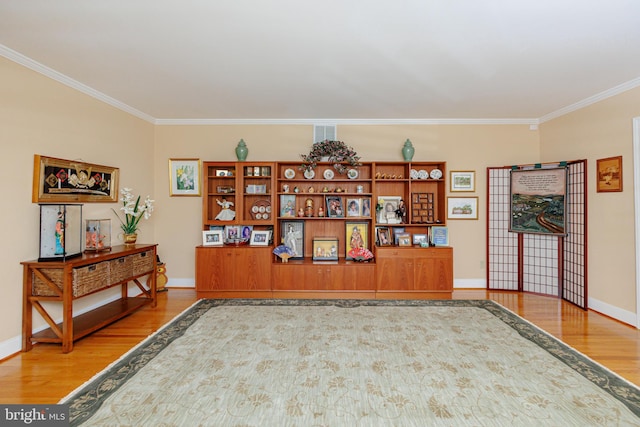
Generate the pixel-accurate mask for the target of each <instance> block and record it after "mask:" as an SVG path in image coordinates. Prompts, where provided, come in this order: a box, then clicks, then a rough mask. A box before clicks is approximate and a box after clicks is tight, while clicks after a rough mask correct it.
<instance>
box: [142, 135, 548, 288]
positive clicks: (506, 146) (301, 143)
mask: <svg viewBox="0 0 640 427" xmlns="http://www.w3.org/2000/svg"><path fill="white" fill-rule="evenodd" d="M337 132H338V139H340V140H342V141H345V142H346V143H347V144H349V145H351V146H353V147H354V149H355V150H356V151H357V152H358V154H359V155H360V156H361V157H362V160H363V161H402V154H401V151H400V150H401V148H402V145H403V143H404V141H405V139H407V138H410V139H411V141H412V142H413V145H414V147H415V149H416V154H415V156H414V160H416V161H430V160H433V161H440V160H444V161H446V162H447V167H448V168H449V170H475V171H476V180H477V182H476V192H475V193H468V195H470V196H471V195H473V196H478V197H479V198H480V200H479V201H480V203H479V206H480V209H481V210H480V218H479V219H478V221H460V220H457V221H455V220H452V221H449V223H448V225H449V233H450V241H451V245H452V246H454V277H455V279H456V281H458V282H461V281H462V283H470V284H472V285H473V284H476V285H478V284H481V285H483V284H484V279H485V276H486V272H485V262H486V260H485V246H484V245H485V234H486V232H485V229H486V223H485V221H486V217H485V209H486V179H485V176H486V168H487V167H489V166H503V165H511V164H517V163H531V162H536V161H539V156H540V154H539V141H538V132H537V131H532V130H530V129H529V126H528V125H509V126H507V125H495V126H494V125H474V126H471V125H443V126H435V125H428V126H427V125H403V126H390V125H385V126H381V125H380V126H378V125H376V126H372V125H363V126H354V125H349V126H346V125H345V126H338V129H337ZM240 138H243V139H244V140H245V142H246V143H247V146H248V147H249V156H248V158H247V161H251V160H253V161H277V160H297V159H299V158H300V154H302V153H308V152H309V150H310V149H311V142H312V140H313V128H312V126H276V125H266V126H230V125H218V126H158V127H157V128H156V146H155V162H156V173H155V182H156V188H155V192H154V193H155V197H156V199H157V200H158V202H159V205H161V206H162V207H163V208H162V211H158V213H157V217H156V219H157V223H156V240H157V242H158V243H159V245H160V246H159V249H158V251H159V254H160V257H161V259H162V260H163V261H165V262H167V269H168V276H169V286H171V285H174V286H175V285H179V286H192V285H193V280H194V277H195V265H194V263H195V261H194V252H195V250H194V247H195V246H196V245H198V244H200V243H201V241H202V236H201V221H202V216H201V215H202V212H201V209H202V200H201V198H197V197H169V176H168V173H169V172H168V159H170V158H199V159H201V160H203V161H207V160H213V161H235V153H234V148H235V146H236V144H237V142H238V141H239V140H240ZM455 195H456V196H462V195H463V193H455ZM466 281H469V282H466Z"/></svg>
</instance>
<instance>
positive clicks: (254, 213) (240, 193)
mask: <svg viewBox="0 0 640 427" xmlns="http://www.w3.org/2000/svg"><path fill="white" fill-rule="evenodd" d="M203 170H204V188H205V194H204V198H203V209H202V224H203V230H208V229H209V227H210V226H224V225H240V224H242V225H258V226H260V225H265V226H272V225H273V213H272V210H273V207H274V200H273V191H272V189H273V171H274V170H275V163H272V162H241V163H239V162H204V163H203ZM249 171H251V172H250V173H251V174H249ZM223 199H224V200H226V201H227V202H231V203H233V206H232V207H231V209H232V210H233V211H234V212H235V217H234V218H233V219H232V220H228V219H217V218H216V217H218V215H219V214H220V211H221V210H222V206H220V202H222V200H223Z"/></svg>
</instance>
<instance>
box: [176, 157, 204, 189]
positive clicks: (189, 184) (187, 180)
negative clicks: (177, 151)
mask: <svg viewBox="0 0 640 427" xmlns="http://www.w3.org/2000/svg"><path fill="white" fill-rule="evenodd" d="M200 173H201V172H200V159H169V195H170V196H199V195H200V181H201V178H200Z"/></svg>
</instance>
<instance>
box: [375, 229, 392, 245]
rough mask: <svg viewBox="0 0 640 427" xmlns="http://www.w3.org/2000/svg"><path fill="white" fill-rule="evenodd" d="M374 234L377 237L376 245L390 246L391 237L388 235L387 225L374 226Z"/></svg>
mask: <svg viewBox="0 0 640 427" xmlns="http://www.w3.org/2000/svg"><path fill="white" fill-rule="evenodd" d="M376 235H377V237H378V246H391V245H392V243H393V240H392V237H391V236H390V235H389V227H376Z"/></svg>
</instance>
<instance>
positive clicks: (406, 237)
mask: <svg viewBox="0 0 640 427" xmlns="http://www.w3.org/2000/svg"><path fill="white" fill-rule="evenodd" d="M398 246H411V234H409V233H407V232H404V233H398Z"/></svg>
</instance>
